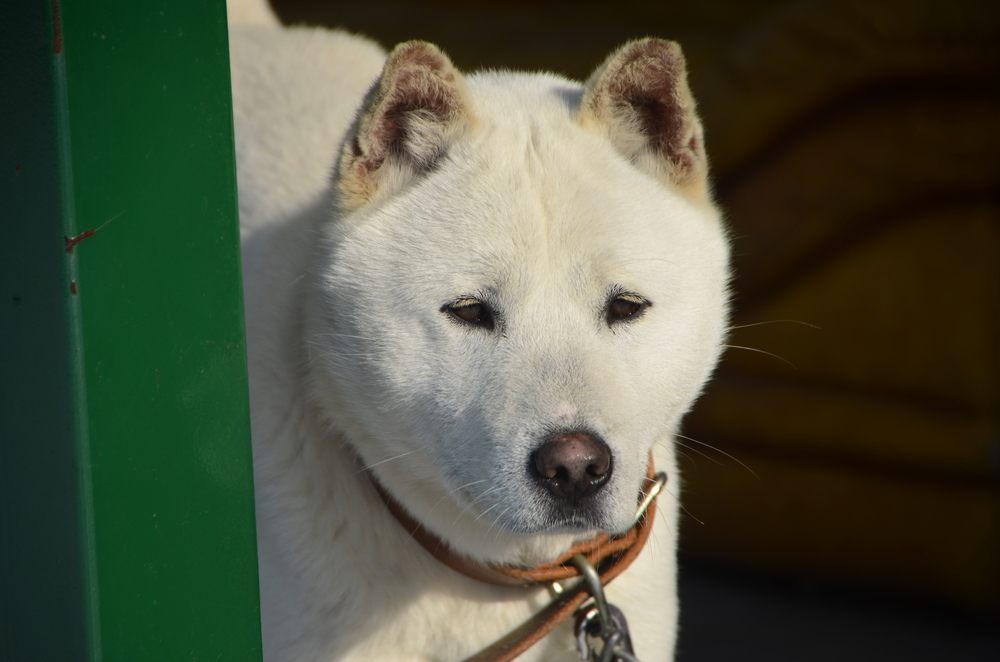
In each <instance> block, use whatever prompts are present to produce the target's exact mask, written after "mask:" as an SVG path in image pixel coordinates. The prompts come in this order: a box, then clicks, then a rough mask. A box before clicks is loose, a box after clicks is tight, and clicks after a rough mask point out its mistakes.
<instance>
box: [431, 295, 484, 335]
mask: <svg viewBox="0 0 1000 662" xmlns="http://www.w3.org/2000/svg"><path fill="white" fill-rule="evenodd" d="M443 310H444V311H445V312H447V313H448V314H449V315H451V316H452V317H453V318H454V319H456V320H458V321H459V322H462V323H463V324H469V325H471V326H479V327H482V328H484V329H486V330H487V331H492V330H493V326H494V322H493V311H492V310H490V307H489V306H488V305H486V304H485V303H483V302H482V301H478V300H476V299H461V300H459V301H456V302H455V303H452V304H448V305H446V306H445V307H444V308H443Z"/></svg>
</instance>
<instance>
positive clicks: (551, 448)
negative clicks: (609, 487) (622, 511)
mask: <svg viewBox="0 0 1000 662" xmlns="http://www.w3.org/2000/svg"><path fill="white" fill-rule="evenodd" d="M532 465H533V468H534V474H535V477H536V479H537V480H538V481H539V482H541V483H542V485H543V486H544V487H545V488H546V489H548V490H549V492H551V493H552V494H553V496H556V497H558V498H560V499H564V500H568V501H576V500H577V499H580V498H583V497H586V496H590V495H591V494H594V493H595V492H597V491H598V490H600V489H601V488H602V487H603V486H604V485H605V483H607V482H608V478H609V477H610V476H611V451H610V449H609V448H608V445H607V444H606V443H604V441H603V440H602V439H601V438H600V437H598V436H597V435H595V434H592V433H590V432H586V431H583V430H574V431H570V432H560V433H556V434H553V435H551V436H550V437H549V438H548V439H546V441H545V443H544V444H542V446H541V447H540V448H539V449H538V450H537V451H535V454H534V457H533V458H532Z"/></svg>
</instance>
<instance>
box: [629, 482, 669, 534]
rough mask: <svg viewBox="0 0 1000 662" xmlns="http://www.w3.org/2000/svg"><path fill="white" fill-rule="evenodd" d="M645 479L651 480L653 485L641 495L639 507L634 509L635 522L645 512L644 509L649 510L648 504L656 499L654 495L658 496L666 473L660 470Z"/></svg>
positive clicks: (664, 483)
mask: <svg viewBox="0 0 1000 662" xmlns="http://www.w3.org/2000/svg"><path fill="white" fill-rule="evenodd" d="M647 480H652V481H653V485H652V487H650V488H649V491H648V492H646V496H644V497H642V501H640V502H639V507H638V508H637V509H636V511H635V520H636V521H637V522H638V521H639V519H641V518H642V516H643V515H645V514H646V511H647V510H649V504H651V503H653V502H654V501H656V497H658V496H660V492H662V491H663V488H664V487H666V485H667V474H666V473H665V472H663V471H661V472H659V473H658V474H656V475H655V476H653V477H652V479H647Z"/></svg>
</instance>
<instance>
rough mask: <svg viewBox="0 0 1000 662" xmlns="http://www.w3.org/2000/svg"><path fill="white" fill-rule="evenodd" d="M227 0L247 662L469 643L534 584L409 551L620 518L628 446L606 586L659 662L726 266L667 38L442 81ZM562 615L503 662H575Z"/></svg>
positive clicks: (408, 52)
mask: <svg viewBox="0 0 1000 662" xmlns="http://www.w3.org/2000/svg"><path fill="white" fill-rule="evenodd" d="M231 5H234V6H231V7H230V12H231V25H232V27H231V46H232V63H233V91H234V103H235V118H236V138H237V157H238V169H239V194H240V195H239V198H240V213H241V218H242V230H243V244H244V245H243V259H244V271H245V274H244V278H245V292H246V309H247V333H248V347H249V358H250V382H251V398H252V414H253V437H254V469H255V476H256V490H257V526H258V542H259V557H260V579H261V602H262V605H261V607H262V612H263V630H264V646H265V658H266V659H267V660H270V661H274V660H296V661H298V660H308V661H313V660H322V661H324V662H325V661H330V660H460V659H464V658H467V657H470V656H474V655H476V654H477V653H478V652H480V651H482V650H483V649H486V648H487V647H489V646H490V645H491V644H493V642H495V641H497V640H500V639H502V638H503V637H505V636H506V635H508V634H509V633H511V632H512V631H514V630H515V629H516V628H518V627H519V626H521V625H522V624H523V623H525V622H526V621H529V619H531V618H532V617H533V616H535V615H536V614H537V613H539V612H540V611H541V610H543V609H544V608H545V606H546V605H547V604H549V603H550V602H551V601H552V600H553V597H552V596H553V592H552V591H551V590H550V589H548V588H546V586H544V585H539V586H534V587H529V588H523V587H514V588H511V587H498V586H495V585H492V584H490V583H486V582H483V581H479V580H477V579H474V578H471V577H468V576H466V575H465V574H462V573H460V572H456V571H455V570H454V569H453V568H452V567H449V566H448V565H447V564H446V563H444V562H442V561H441V560H439V559H438V558H435V556H436V554H435V551H436V550H435V548H434V547H435V546H436V547H437V548H440V552H441V555H445V556H451V557H452V559H454V558H460V559H464V560H465V561H467V562H468V563H469V564H470V565H473V566H476V565H478V566H480V567H486V568H489V567H497V566H502V567H508V568H509V567H522V566H523V567H532V566H535V565H537V564H542V563H546V562H548V561H551V560H552V559H554V558H556V557H559V556H560V555H561V554H562V553H563V552H565V551H566V550H567V549H568V548H569V547H570V546H571V545H572V544H573V543H574V542H575V541H578V540H581V539H589V538H591V537H593V536H594V535H595V534H596V533H598V532H601V531H604V532H608V533H610V534H622V533H623V532H626V531H629V530H630V529H632V528H633V524H634V520H635V517H636V504H637V501H638V500H639V498H640V495H641V494H643V493H644V492H645V491H646V485H647V483H646V482H645V481H646V473H647V470H648V464H649V458H650V457H651V453H652V457H654V458H655V459H654V463H655V467H656V470H657V471H664V472H666V474H667V475H668V481H669V482H668V484H667V492H666V493H664V494H663V496H662V497H661V498H660V499H659V510H658V511H657V516H656V517H655V518H654V520H655V524H653V533H652V536H651V538H650V540H649V544H647V545H646V546H645V547H644V548H643V549H642V550H641V552H640V553H639V556H638V558H637V559H636V560H635V562H634V563H633V564H632V565H631V566H630V567H628V568H627V569H625V570H624V572H623V573H622V574H621V576H620V577H618V578H617V579H615V581H614V582H613V583H611V584H610V585H609V586H608V589H607V595H608V599H609V600H610V601H611V602H612V603H614V604H616V605H617V606H619V607H620V608H621V609H622V611H623V612H624V613H625V616H626V617H627V619H628V625H629V627H630V630H631V637H632V641H633V643H634V647H635V653H636V655H637V656H638V657H639V658H640V659H642V660H644V661H650V660H668V659H671V658H672V656H673V648H674V639H675V630H676V619H677V605H676V588H675V558H674V556H675V544H676V538H675V536H676V532H677V499H676V497H677V495H678V493H679V492H678V490H679V480H678V476H677V469H676V465H675V460H674V449H673V435H674V434H675V432H676V430H677V428H678V425H679V423H680V420H681V417H682V416H683V415H684V413H685V412H686V411H687V410H688V408H689V407H690V406H691V404H692V402H693V401H694V400H695V398H696V397H697V395H698V393H699V391H700V390H701V388H702V386H703V385H704V383H705V381H706V380H707V379H708V377H709V374H710V373H711V371H712V369H713V367H714V365H715V363H716V361H717V358H718V356H719V353H720V347H721V346H722V342H723V335H724V331H725V328H726V308H727V294H726V287H727V263H728V256H727V244H726V241H725V238H724V233H723V230H722V227H721V223H720V219H719V214H718V212H717V210H716V209H715V207H714V206H713V204H712V201H711V198H710V193H709V188H708V183H707V179H706V177H707V164H706V160H705V152H704V147H703V142H702V131H701V126H700V124H699V121H698V119H697V117H696V115H695V111H694V103H693V100H692V98H691V95H690V92H689V89H688V86H687V82H686V74H685V65H684V60H683V57H682V55H681V52H680V49H679V48H678V47H677V46H676V44H673V43H670V42H665V41H661V40H655V39H645V40H640V41H635V42H631V43H629V44H626V45H625V46H624V47H622V48H621V49H620V50H618V51H617V52H615V53H613V54H612V55H611V56H610V57H609V58H608V59H607V60H606V61H605V62H604V63H603V64H602V65H601V66H599V67H598V68H597V69H596V71H595V72H594V74H593V75H592V76H591V77H590V79H589V80H588V81H587V82H586V83H585V84H583V85H581V84H578V83H576V82H573V81H569V80H566V79H564V78H561V77H559V76H555V75H551V74H524V73H514V72H489V73H478V74H473V75H469V76H465V75H463V74H461V73H460V72H459V71H458V70H456V69H455V67H454V66H453V65H452V63H451V62H450V61H449V59H448V58H447V56H445V55H444V54H443V53H442V52H441V51H440V50H438V49H437V48H436V47H434V46H432V45H430V44H426V43H422V42H408V43H406V44H403V45H400V46H398V47H397V48H396V49H395V50H393V51H392V52H391V53H389V54H388V55H386V54H385V53H384V52H383V51H382V50H380V49H379V48H378V47H377V46H375V45H374V44H372V43H371V42H369V41H366V40H364V39H362V38H359V37H355V36H350V35H347V34H344V33H341V32H334V31H327V30H321V29H307V28H292V29H285V28H282V27H280V26H279V25H278V23H277V21H275V20H274V19H273V16H271V15H270V13H269V10H268V9H267V8H266V7H265V6H263V5H261V4H254V3H252V2H249V0H248V1H247V2H246V3H240V2H235V3H232V2H231ZM379 488H381V490H383V491H384V493H385V494H386V495H388V496H387V499H388V501H387V500H386V499H383V498H382V496H380V493H379V491H378V490H379ZM388 504H396V505H397V506H399V507H400V508H401V510H402V511H403V514H402V517H403V518H404V521H407V520H405V518H406V517H407V516H408V517H409V518H410V520H409V523H407V524H405V525H404V524H403V523H401V521H399V520H398V519H397V518H396V517H394V516H393V515H392V514H391V513H390V510H389V505H388ZM413 522H416V523H418V524H419V527H420V528H422V529H423V530H424V531H425V532H426V534H427V535H428V536H430V537H431V539H432V540H436V541H437V542H436V543H434V544H433V545H427V543H426V540H425V541H424V543H425V546H426V547H427V549H425V548H422V547H421V545H420V543H419V542H418V541H417V540H416V539H415V538H413V537H411V535H410V534H411V532H412V529H411V526H410V525H411V524H412V523H413ZM572 628H573V623H572V621H571V620H570V621H565V622H562V623H561V624H559V625H558V627H556V629H555V630H554V631H552V632H551V633H549V634H547V635H546V636H545V637H544V638H543V639H542V640H541V641H540V642H538V643H537V644H535V645H533V646H531V647H530V648H528V650H527V651H526V652H524V653H523V655H522V656H521V657H520V658H519V659H523V660H564V659H565V660H571V659H577V653H576V647H575V642H574V636H573V632H572ZM487 657H488V656H487Z"/></svg>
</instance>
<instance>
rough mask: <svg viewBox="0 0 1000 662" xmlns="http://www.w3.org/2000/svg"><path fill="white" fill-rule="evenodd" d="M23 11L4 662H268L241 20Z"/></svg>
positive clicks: (15, 158)
mask: <svg viewBox="0 0 1000 662" xmlns="http://www.w3.org/2000/svg"><path fill="white" fill-rule="evenodd" d="M11 4H12V5H13V6H12V7H6V8H5V9H4V10H3V11H2V12H0V90H2V92H0V108H2V113H3V114H2V118H0V119H2V126H0V231H2V234H0V605H2V614H0V660H4V662H20V661H22V660H23V661H28V660H30V661H32V662H34V661H37V660H59V661H75V660H86V661H89V662H96V661H98V660H106V661H118V660H121V661H122V662H133V661H145V660H151V661H152V660H163V661H168V660H169V661H171V662H175V661H178V660H239V661H244V660H255V659H258V660H259V659H260V656H261V652H260V625H259V611H260V610H259V601H258V586H257V561H256V547H255V535H254V515H253V489H252V471H251V463H250V441H249V416H248V401H247V381H246V357H245V346H244V340H243V313H242V294H241V285H240V277H239V235H238V228H237V221H236V196H235V176H234V168H233V142H232V110H231V101H230V86H229V62H228V46H227V37H226V13H225V4H224V2H223V0H156V1H153V0H150V1H147V2H132V1H129V0H87V1H86V2H84V1H83V0H63V1H62V2H60V1H59V0H21V1H18V2H14V3H11Z"/></svg>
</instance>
